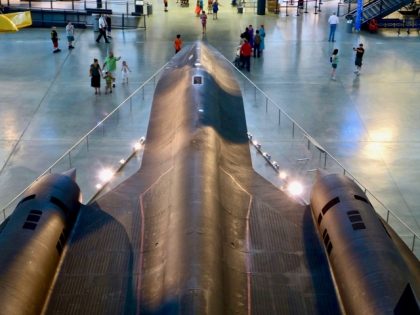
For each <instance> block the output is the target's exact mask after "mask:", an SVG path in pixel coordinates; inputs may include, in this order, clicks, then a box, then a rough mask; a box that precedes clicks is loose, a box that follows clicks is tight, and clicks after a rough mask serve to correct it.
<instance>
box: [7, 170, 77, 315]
mask: <svg viewBox="0 0 420 315" xmlns="http://www.w3.org/2000/svg"><path fill="white" fill-rule="evenodd" d="M79 198H80V189H79V187H78V186H77V184H76V183H75V182H74V181H73V180H72V178H70V177H69V176H66V175H60V174H52V175H46V176H44V177H43V178H41V179H40V180H39V182H37V183H36V184H34V185H33V186H32V187H31V188H30V189H29V190H28V192H27V193H25V195H24V198H23V199H22V200H21V201H20V203H19V204H18V205H17V207H16V209H15V211H14V212H13V214H12V215H11V216H10V217H9V218H8V219H7V220H6V221H5V222H3V224H2V225H1V226H0V253H1V254H0V314H1V315H10V314H13V315H20V314H25V315H31V314H40V313H41V311H42V307H43V305H44V303H45V299H46V296H47V294H48V290H49V288H50V285H51V282H52V280H53V277H54V274H55V272H56V269H57V265H58V262H59V259H60V256H61V252H62V249H63V246H64V243H65V241H66V239H67V236H68V233H69V231H70V229H71V227H72V225H73V223H74V220H75V217H76V215H77V211H78V209H79V207H80V203H79Z"/></svg>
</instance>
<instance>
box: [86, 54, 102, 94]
mask: <svg viewBox="0 0 420 315" xmlns="http://www.w3.org/2000/svg"><path fill="white" fill-rule="evenodd" d="M89 75H90V77H91V79H90V86H91V87H93V88H94V89H95V94H101V77H102V70H101V66H100V65H99V62H98V59H93V64H91V65H90V69H89Z"/></svg>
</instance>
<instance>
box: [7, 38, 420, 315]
mask: <svg viewBox="0 0 420 315" xmlns="http://www.w3.org/2000/svg"><path fill="white" fill-rule="evenodd" d="M146 139H147V141H146V145H145V151H144V155H143V160H142V164H141V168H140V169H139V171H138V172H137V173H135V174H134V175H132V176H131V177H130V178H128V179H127V180H126V181H124V182H123V183H121V184H120V185H118V186H117V187H116V188H115V189H113V190H112V191H110V192H107V193H106V194H104V195H103V196H100V197H98V198H97V199H96V200H95V201H94V202H92V203H90V204H88V205H83V204H81V203H80V201H79V200H80V190H79V187H78V186H77V184H76V182H75V171H74V170H73V171H69V172H68V173H66V174H51V175H48V176H46V177H43V178H42V179H41V180H40V181H39V182H38V183H36V184H34V185H33V186H32V187H31V188H30V189H29V191H27V192H26V194H25V196H24V198H23V199H22V200H21V201H20V203H19V204H18V206H17V207H16V209H15V211H14V213H13V214H12V215H11V216H10V217H9V218H8V219H7V220H6V221H5V222H3V223H2V225H1V226H0V253H1V255H0V305H1V307H0V314H2V315H10V314H14V315H20V314H25V315H29V314H48V315H53V314H78V315H80V314H89V315H93V314H101V315H103V314H112V315H116V314H180V315H181V314H182V315H184V314H185V315H190V314H191V315H193V314H194V315H201V314H203V315H204V314H208V315H219V314H229V315H230V314H240V315H251V314H268V315H272V314H323V315H324V314H419V300H418V299H419V296H420V295H419V294H420V268H419V261H418V259H417V258H416V257H415V256H414V255H413V254H412V253H411V252H410V250H409V249H408V248H407V247H406V245H405V244H404V243H403V242H402V240H401V239H400V238H399V237H398V236H397V235H396V233H395V232H394V231H393V230H392V229H391V228H390V227H389V226H388V225H387V224H386V222H384V221H383V220H381V219H380V218H379V217H378V215H377V214H376V213H375V211H374V209H373V207H372V205H371V204H370V202H369V200H368V199H367V197H366V196H365V194H364V193H363V191H362V190H361V189H360V188H359V187H358V186H357V185H356V184H355V183H354V182H353V181H351V180H350V179H348V178H346V177H344V176H341V175H336V174H323V173H322V172H319V175H318V180H317V182H316V183H315V185H314V187H313V190H312V194H311V206H303V205H301V204H299V203H297V202H296V201H295V200H293V199H291V198H290V197H289V196H288V195H286V194H285V193H284V192H282V191H280V190H279V189H278V188H276V187H275V186H273V185H272V184H271V183H269V182H268V181H267V180H265V179H264V178H263V177H261V176H260V175H259V174H258V173H256V172H255V171H254V170H253V168H252V163H251V155H250V148H249V142H248V136H247V127H246V121H245V114H244V106H243V100H242V96H241V92H240V88H239V85H238V83H237V82H236V80H235V78H234V75H233V73H232V70H231V65H230V64H229V63H228V62H226V61H224V58H223V57H222V56H221V55H220V54H219V53H218V52H217V51H216V50H214V49H213V48H211V47H210V46H208V45H206V44H204V43H199V42H197V43H195V44H194V45H192V46H191V47H188V48H184V49H183V50H182V51H181V52H180V53H178V54H177V55H176V56H175V57H174V58H173V59H172V60H171V61H170V63H169V64H168V66H167V68H166V69H165V70H164V73H163V75H162V78H161V79H160V80H159V82H158V84H157V87H156V91H155V95H154V100H153V104H152V111H151V115H150V122H149V127H148V132H147V138H146Z"/></svg>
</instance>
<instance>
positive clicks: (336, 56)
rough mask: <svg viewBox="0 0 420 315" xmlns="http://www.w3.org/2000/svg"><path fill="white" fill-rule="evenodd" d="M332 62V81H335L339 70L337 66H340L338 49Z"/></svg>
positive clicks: (332, 57) (331, 58) (334, 52)
mask: <svg viewBox="0 0 420 315" xmlns="http://www.w3.org/2000/svg"><path fill="white" fill-rule="evenodd" d="M330 61H331V66H332V71H331V79H332V80H334V81H335V71H336V70H337V64H338V49H334V51H333V53H332V55H331V57H330Z"/></svg>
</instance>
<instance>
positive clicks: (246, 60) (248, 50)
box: [241, 39, 252, 71]
mask: <svg viewBox="0 0 420 315" xmlns="http://www.w3.org/2000/svg"><path fill="white" fill-rule="evenodd" d="M251 54H252V47H251V44H250V43H249V42H248V41H247V40H246V39H245V40H244V43H243V44H242V46H241V59H242V66H243V67H244V68H246V70H247V71H250V69H251V62H250V61H251Z"/></svg>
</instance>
